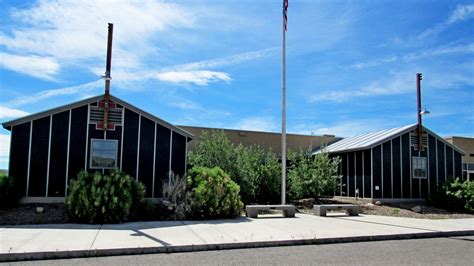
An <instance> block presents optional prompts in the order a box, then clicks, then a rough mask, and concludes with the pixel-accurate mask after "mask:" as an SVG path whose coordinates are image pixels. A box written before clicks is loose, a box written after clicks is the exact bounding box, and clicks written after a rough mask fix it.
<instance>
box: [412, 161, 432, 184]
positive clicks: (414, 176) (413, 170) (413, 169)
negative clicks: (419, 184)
mask: <svg viewBox="0 0 474 266" xmlns="http://www.w3.org/2000/svg"><path fill="white" fill-rule="evenodd" d="M423 159H424V161H425V162H424V164H425V169H422V168H415V165H416V164H415V160H423ZM411 167H412V174H413V179H428V159H427V158H426V157H425V156H413V157H412V161H411ZM418 169H420V170H424V171H425V176H416V175H415V170H418Z"/></svg>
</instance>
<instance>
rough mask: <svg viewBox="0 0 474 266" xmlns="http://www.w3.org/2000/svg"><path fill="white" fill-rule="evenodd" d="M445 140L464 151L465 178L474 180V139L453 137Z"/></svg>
mask: <svg viewBox="0 0 474 266" xmlns="http://www.w3.org/2000/svg"><path fill="white" fill-rule="evenodd" d="M444 139H445V140H446V141H447V142H449V143H451V144H453V145H456V146H457V147H459V148H460V149H462V150H463V151H464V156H462V172H463V178H468V179H469V180H474V138H469V137H459V136H452V137H446V138H444Z"/></svg>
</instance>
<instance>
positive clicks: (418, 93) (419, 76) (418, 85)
mask: <svg viewBox="0 0 474 266" xmlns="http://www.w3.org/2000/svg"><path fill="white" fill-rule="evenodd" d="M422 79H423V76H422V74H421V73H416V97H417V111H418V112H417V113H418V147H417V148H418V151H422V150H423V143H421V139H422V134H423V127H422V118H421V115H422V114H421V80H422Z"/></svg>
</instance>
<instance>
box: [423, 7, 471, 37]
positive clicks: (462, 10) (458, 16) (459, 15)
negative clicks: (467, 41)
mask: <svg viewBox="0 0 474 266" xmlns="http://www.w3.org/2000/svg"><path fill="white" fill-rule="evenodd" d="M473 17H474V4H469V5H458V6H456V9H454V10H453V11H452V12H451V14H450V15H449V17H448V18H447V19H446V20H445V21H443V22H441V23H438V24H436V25H435V26H433V27H431V28H429V29H426V30H425V31H423V32H422V33H420V34H419V35H418V39H425V38H427V37H430V36H434V35H437V34H439V33H441V32H442V31H444V30H446V29H447V28H448V27H449V26H450V25H451V24H454V23H457V22H461V21H465V20H468V19H472V18H473Z"/></svg>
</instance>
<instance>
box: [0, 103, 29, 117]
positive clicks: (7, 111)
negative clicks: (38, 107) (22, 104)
mask: <svg viewBox="0 0 474 266" xmlns="http://www.w3.org/2000/svg"><path fill="white" fill-rule="evenodd" d="M26 115H28V113H27V112H25V111H22V110H19V109H14V108H8V107H5V106H0V119H3V118H16V117H21V116H26Z"/></svg>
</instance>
